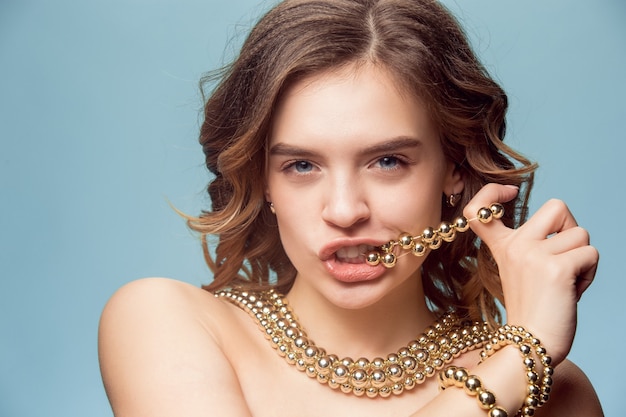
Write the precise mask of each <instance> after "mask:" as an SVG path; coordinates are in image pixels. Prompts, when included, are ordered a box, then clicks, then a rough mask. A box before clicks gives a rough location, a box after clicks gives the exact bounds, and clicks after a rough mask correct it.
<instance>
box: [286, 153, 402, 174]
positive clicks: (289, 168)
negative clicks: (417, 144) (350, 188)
mask: <svg viewBox="0 0 626 417" xmlns="http://www.w3.org/2000/svg"><path fill="white" fill-rule="evenodd" d="M384 160H387V162H389V161H390V160H393V161H394V162H395V163H396V164H395V165H394V166H393V167H391V168H385V167H383V166H381V165H380V164H381V163H382V162H383V161H384ZM303 163H304V164H307V168H308V169H309V170H307V171H298V165H299V164H303ZM375 164H379V168H380V169H381V170H383V171H386V172H390V171H396V170H398V169H401V168H402V167H404V166H406V165H409V164H410V161H409V160H407V159H406V158H404V157H403V156H400V155H395V154H390V155H383V156H380V157H378V158H376V159H375V160H374V161H373V162H372V164H370V166H372V165H375ZM314 168H315V164H313V163H312V162H310V161H308V160H306V159H296V160H292V161H289V162H287V163H286V164H285V165H284V166H283V168H282V171H283V172H292V173H293V174H295V175H310V174H311V172H312V171H313V169H314Z"/></svg>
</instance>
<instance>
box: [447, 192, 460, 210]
mask: <svg viewBox="0 0 626 417" xmlns="http://www.w3.org/2000/svg"><path fill="white" fill-rule="evenodd" d="M459 201H461V194H460V193H459V194H450V196H448V199H447V200H446V203H447V204H448V206H450V207H456V205H457V204H459Z"/></svg>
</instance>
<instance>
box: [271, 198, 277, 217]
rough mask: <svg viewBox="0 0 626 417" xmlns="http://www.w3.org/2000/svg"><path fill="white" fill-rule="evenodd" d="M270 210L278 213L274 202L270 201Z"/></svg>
mask: <svg viewBox="0 0 626 417" xmlns="http://www.w3.org/2000/svg"><path fill="white" fill-rule="evenodd" d="M270 211H271V212H272V214H276V209H275V208H274V203H272V202H271V201H270Z"/></svg>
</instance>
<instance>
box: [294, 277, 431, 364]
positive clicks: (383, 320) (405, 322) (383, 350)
mask: <svg viewBox="0 0 626 417" xmlns="http://www.w3.org/2000/svg"><path fill="white" fill-rule="evenodd" d="M346 291H347V294H346V295H347V296H349V295H350V293H349V292H350V291H366V292H367V289H362V288H361V289H358V290H351V289H347V290H346ZM287 298H288V300H289V303H290V305H291V307H292V309H293V311H294V312H295V314H296V316H297V317H298V321H299V323H300V325H301V326H302V327H303V328H304V330H305V331H306V333H307V334H308V337H309V338H311V339H312V340H313V341H314V342H315V344H316V345H317V346H320V347H322V348H324V349H326V351H327V352H328V353H333V354H336V355H337V356H339V357H340V358H341V357H344V356H349V357H352V358H354V359H356V358H359V357H368V358H370V359H371V358H374V357H386V356H387V355H388V354H389V353H394V352H396V351H397V350H398V348H400V347H401V346H405V345H406V344H407V343H408V342H409V341H410V340H412V339H415V338H416V337H417V335H418V334H420V333H421V332H422V331H423V330H424V328H426V327H427V326H429V325H430V324H431V323H432V322H433V320H434V319H435V317H434V315H433V313H432V312H431V311H430V310H428V308H427V306H426V302H425V298H424V291H423V288H422V285H421V277H420V276H419V275H418V274H415V276H412V277H411V278H410V279H408V280H406V281H405V282H404V283H402V284H401V285H399V286H397V287H395V288H393V289H391V290H390V291H388V292H387V293H386V294H385V296H384V297H382V298H381V299H378V300H376V301H374V302H373V303H371V304H367V305H366V306H365V307H359V308H345V307H341V306H337V305H336V304H334V303H333V302H332V301H331V300H329V299H328V298H326V297H324V296H323V295H322V294H321V293H319V292H317V291H315V290H314V289H312V288H311V287H310V286H308V285H306V282H305V281H304V280H298V279H296V282H295V283H294V286H293V288H292V289H291V291H290V292H289V294H288V296H287Z"/></svg>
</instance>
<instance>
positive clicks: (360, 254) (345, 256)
mask: <svg viewBox="0 0 626 417" xmlns="http://www.w3.org/2000/svg"><path fill="white" fill-rule="evenodd" d="M373 249H374V246H370V245H357V246H344V247H342V248H339V249H338V250H337V252H335V257H336V259H337V260H338V261H339V262H344V263H350V264H360V263H364V262H365V254H366V253H367V252H369V251H371V250H373Z"/></svg>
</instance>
